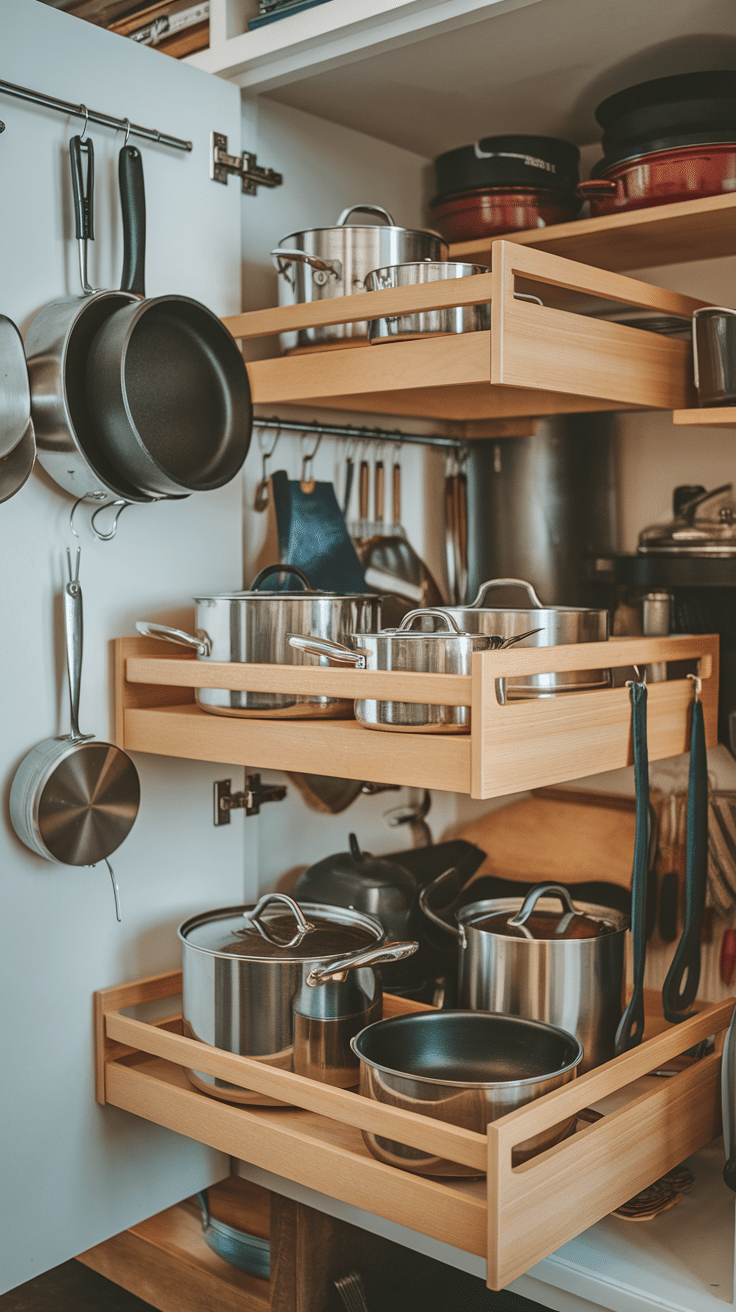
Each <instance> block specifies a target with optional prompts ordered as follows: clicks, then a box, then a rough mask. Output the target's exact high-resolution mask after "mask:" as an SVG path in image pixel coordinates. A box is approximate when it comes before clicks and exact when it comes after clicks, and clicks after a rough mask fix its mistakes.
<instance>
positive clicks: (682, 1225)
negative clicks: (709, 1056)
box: [233, 1139, 734, 1312]
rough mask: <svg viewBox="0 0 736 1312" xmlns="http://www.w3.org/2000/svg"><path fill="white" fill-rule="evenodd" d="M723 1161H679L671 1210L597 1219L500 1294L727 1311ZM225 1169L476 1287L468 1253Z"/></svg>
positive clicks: (275, 1179) (477, 1262) (591, 1304)
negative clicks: (683, 1170)
mask: <svg viewBox="0 0 736 1312" xmlns="http://www.w3.org/2000/svg"><path fill="white" fill-rule="evenodd" d="M723 1162H724V1154H723V1140H722V1139H716V1140H714V1142H713V1143H712V1144H709V1146H708V1147H707V1148H704V1149H703V1150H702V1151H701V1152H699V1153H696V1154H695V1156H694V1157H692V1158H690V1159H689V1160H688V1165H689V1166H690V1169H691V1170H692V1172H693V1175H694V1176H695V1184H694V1186H693V1189H692V1192H691V1193H690V1194H688V1195H686V1196H685V1198H683V1199H681V1201H680V1202H679V1203H678V1204H677V1206H676V1207H673V1208H672V1209H671V1211H669V1212H664V1213H663V1214H662V1215H661V1216H659V1217H656V1218H655V1219H654V1220H653V1221H647V1222H631V1221H622V1220H620V1219H618V1218H616V1217H606V1218H605V1219H604V1220H603V1221H599V1222H598V1224H597V1225H594V1226H591V1227H590V1229H589V1230H586V1231H584V1233H583V1234H581V1235H579V1236H578V1238H577V1239H573V1240H571V1241H570V1243H568V1244H565V1245H563V1247H562V1248H559V1249H558V1250H557V1252H556V1253H553V1254H552V1255H551V1256H550V1257H548V1258H545V1260H544V1261H543V1262H539V1263H538V1264H537V1265H536V1266H534V1267H532V1268H531V1269H530V1270H529V1271H528V1272H527V1273H526V1275H523V1276H520V1277H519V1279H518V1280H515V1281H513V1283H512V1284H511V1285H510V1286H509V1288H510V1289H512V1290H514V1292H516V1293H518V1294H521V1295H523V1296H524V1297H526V1298H531V1299H534V1300H536V1301H538V1302H540V1303H542V1304H543V1305H544V1306H545V1307H550V1308H555V1309H558V1312H585V1310H586V1309H588V1308H605V1309H608V1310H609V1312H665V1310H667V1312H726V1309H727V1308H730V1307H733V1305H734V1296H733V1283H734V1195H733V1194H732V1193H731V1191H730V1190H729V1189H727V1188H726V1186H725V1184H724V1183H723V1178H722V1171H723ZM233 1170H234V1171H236V1173H237V1174H238V1175H242V1176H243V1177H244V1179H247V1180H253V1181H255V1182H256V1183H258V1184H262V1185H264V1186H265V1187H266V1188H268V1189H273V1190H275V1191H276V1192H277V1193H280V1194H284V1195H285V1196H286V1197H289V1198H296V1199H297V1200H298V1201H299V1202H303V1203H306V1204H307V1205H308V1206H310V1207H315V1208H317V1209H318V1210H319V1211H322V1212H325V1213H327V1214H328V1215H329V1216H335V1217H338V1218H340V1219H341V1220H345V1221H350V1222H351V1223H352V1224H353V1225H358V1226H361V1227H362V1228H363V1229H366V1230H370V1231H372V1232H373V1233H375V1234H380V1235H383V1236H384V1237H385V1238H387V1239H392V1240H393V1241H394V1242H395V1243H398V1244H404V1245H405V1246H406V1247H408V1248H412V1249H414V1250H415V1251H417V1252H421V1253H425V1254H426V1255H427V1256H428V1257H434V1258H436V1259H437V1260H438V1261H441V1262H446V1263H447V1264H448V1265H449V1266H454V1267H457V1268H458V1269H459V1270H462V1271H467V1272H469V1273H470V1274H471V1275H475V1276H478V1277H480V1278H481V1279H483V1280H485V1262H484V1261H483V1260H482V1258H479V1257H475V1256H474V1255H473V1254H471V1253H465V1252H463V1251H462V1250H461V1249H458V1248H453V1247H451V1246H450V1245H449V1244H442V1243H439V1242H438V1241H436V1240H433V1239H430V1238H428V1237H427V1236H426V1235H420V1234H417V1233H416V1232H415V1231H413V1230H409V1229H407V1228H406V1227H405V1226H400V1225H396V1224H394V1223H393V1222H391V1221H386V1220H384V1219H383V1218H382V1217H377V1216H373V1215H372V1214H371V1213H370V1212H365V1211H362V1210H361V1209H359V1208H357V1207H351V1206H350V1205H349V1204H346V1203H341V1202H338V1201H337V1200H336V1199H334V1198H329V1197H327V1196H326V1195H324V1194H320V1193H317V1192H316V1191H315V1190H313V1189H308V1188H306V1187H305V1186H303V1185H298V1184H295V1183H294V1182H293V1181H290V1180H284V1179H282V1178H281V1177H280V1176H276V1175H273V1174H271V1173H270V1172H268V1171H262V1170H260V1169H259V1168H257V1167H253V1166H251V1165H249V1164H248V1163H247V1162H234V1163H233ZM550 1206H551V1207H553V1206H554V1200H553V1199H551V1200H550Z"/></svg>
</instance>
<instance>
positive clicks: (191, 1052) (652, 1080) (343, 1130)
mask: <svg viewBox="0 0 736 1312" xmlns="http://www.w3.org/2000/svg"><path fill="white" fill-rule="evenodd" d="M180 987H181V977H180V976H179V975H177V974H174V973H172V974H167V975H162V976H156V977H153V978H150V979H146V980H142V981H139V982H138V983H135V984H131V985H122V986H119V987H116V988H111V989H105V990H102V991H101V992H99V993H97V994H96V995H95V1016H96V1026H97V1098H98V1101H99V1102H103V1103H110V1104H112V1105H113V1106H115V1107H120V1108H122V1109H123V1110H125V1111H128V1112H132V1113H133V1114H135V1115H138V1116H143V1117H145V1118H146V1119H147V1120H151V1121H154V1122H156V1123H157V1124H159V1125H164V1126H166V1127H168V1128H169V1129H171V1130H174V1131H176V1132H178V1133H180V1134H184V1135H186V1136H188V1137H189V1138H191V1139H196V1140H198V1141H199V1142H201V1143H205V1144H208V1145H209V1146H210V1147H213V1148H217V1149H219V1150H220V1151H223V1152H226V1153H230V1154H231V1155H232V1156H234V1157H238V1158H240V1159H242V1160H243V1161H247V1162H251V1163H253V1164H254V1165H255V1166H259V1167H261V1168H263V1169H265V1170H268V1171H271V1172H275V1173H276V1174H277V1175H281V1176H283V1177H285V1178H286V1179H289V1180H293V1181H297V1182H299V1183H301V1184H305V1185H308V1186H309V1187H310V1188H312V1189H316V1190H318V1191H319V1192H321V1193H324V1194H327V1195H328V1196H330V1197H333V1198H338V1199H340V1200H342V1201H343V1202H346V1203H351V1204H353V1205H355V1206H356V1207H360V1208H363V1209H364V1210H366V1211H368V1212H372V1213H374V1214H376V1215H378V1216H382V1217H385V1218H386V1219H387V1220H390V1221H396V1222H398V1223H400V1224H401V1225H404V1226H408V1227H410V1228H411V1229H414V1230H417V1231H419V1232H420V1233H422V1234H426V1235H430V1236H433V1237H434V1238H437V1239H440V1240H442V1241H444V1242H445V1243H449V1244H453V1245H455V1246H456V1247H458V1248H461V1249H463V1250H465V1251H467V1252H471V1253H476V1254H478V1255H479V1256H481V1257H486V1258H487V1264H488V1284H489V1286H490V1287H491V1288H493V1289H500V1288H502V1287H503V1286H504V1285H507V1284H508V1283H509V1282H510V1281H511V1280H514V1279H515V1278H516V1277H517V1276H519V1275H521V1274H522V1273H523V1272H524V1271H526V1270H528V1268H529V1267H530V1266H533V1265H534V1264H535V1263H536V1262H539V1261H541V1260H542V1258H544V1257H546V1256H547V1255H548V1254H549V1253H551V1252H553V1251H554V1250H555V1249H556V1248H558V1247H559V1246H560V1245H561V1244H563V1243H566V1242H567V1241H568V1240H569V1239H572V1238H574V1236H575V1235H577V1234H580V1233H581V1231H583V1230H585V1229H587V1227H588V1226H590V1225H592V1224H593V1223H594V1222H595V1221H598V1220H600V1219H601V1217H603V1216H606V1215H607V1214H608V1213H609V1212H611V1211H613V1210H614V1209H615V1208H617V1207H619V1206H620V1205H621V1204H622V1203H623V1202H625V1201H626V1200H627V1199H628V1198H631V1197H633V1195H634V1194H636V1193H638V1192H639V1190H641V1189H643V1188H645V1187H646V1186H648V1185H649V1184H651V1183H652V1182H653V1181H654V1180H656V1179H658V1178H659V1176H661V1175H663V1174H664V1173H665V1172H666V1171H668V1170H671V1169H672V1168H673V1167H674V1166H676V1165H677V1164H678V1163H679V1162H681V1161H682V1160H683V1159H684V1158H686V1157H687V1156H689V1155H690V1154H691V1153H693V1152H696V1151H697V1150H698V1149H699V1148H702V1147H703V1146H704V1145H705V1144H706V1143H709V1142H710V1140H711V1139H712V1138H714V1137H715V1136H716V1135H717V1134H718V1133H719V1131H720V1115H719V1108H720V1053H721V1049H722V1045H723V1037H724V1032H725V1030H726V1028H727V1026H728V1024H729V1021H730V1018H731V1012H732V1009H733V1000H731V1001H729V1002H725V1003H721V1004H719V1005H717V1006H712V1007H707V1008H705V1009H704V1010H703V1011H701V1012H700V1013H699V1014H698V1015H696V1016H694V1017H692V1019H690V1020H687V1021H684V1022H683V1023H682V1024H680V1025H674V1026H670V1027H668V1028H663V1026H664V1022H663V1021H662V1020H661V1014H660V1016H659V1017H657V1016H654V1015H653V1016H652V1018H651V1020H650V1024H649V1032H650V1033H654V1035H655V1037H652V1038H649V1039H647V1041H646V1042H644V1043H643V1044H642V1045H641V1046H640V1047H639V1048H636V1049H634V1050H632V1051H631V1052H628V1053H625V1054H623V1055H622V1056H621V1057H617V1058H615V1059H614V1060H613V1061H610V1062H608V1063H606V1065H604V1066H601V1067H599V1068H598V1070H595V1071H590V1072H588V1074H587V1075H584V1076H581V1077H580V1079H577V1080H574V1081H573V1082H572V1083H571V1084H568V1085H566V1086H564V1087H563V1088H561V1089H558V1090H556V1091H555V1092H553V1093H550V1094H547V1095H546V1096H545V1097H543V1098H539V1099H538V1100H537V1101H536V1102H534V1103H530V1104H529V1105H528V1106H526V1107H522V1108H519V1109H518V1110H517V1111H515V1112H511V1113H510V1114H509V1115H507V1116H504V1117H501V1119H499V1120H497V1121H493V1122H492V1123H491V1124H490V1125H489V1126H488V1127H487V1133H486V1134H485V1135H483V1134H476V1133H474V1132H472V1131H469V1130H463V1129H460V1128H458V1127H456V1126H453V1125H449V1124H445V1123H443V1122H440V1121H435V1120H432V1119H430V1118H429V1117H426V1116H422V1115H420V1114H417V1113H414V1112H406V1111H402V1110H399V1109H397V1108H394V1107H389V1106H387V1105H384V1104H382V1103H376V1102H372V1101H370V1100H368V1099H365V1098H362V1097H361V1096H360V1095H359V1094H357V1093H353V1092H351V1091H350V1090H345V1089H335V1088H331V1087H330V1086H328V1085H323V1084H318V1083H317V1082H315V1081H313V1080H309V1079H306V1078H304V1077H303V1076H299V1075H294V1074H292V1073H291V1072H290V1071H284V1070H278V1069H276V1068H275V1067H271V1066H267V1065H264V1064H263V1063H262V1062H260V1061H256V1060H253V1059H251V1058H247V1057H238V1056H235V1055H233V1054H232V1053H227V1052H223V1051H221V1050H220V1049H217V1048H212V1047H210V1046H209V1045H207V1044H202V1043H198V1042H197V1041H196V1040H194V1039H189V1038H186V1037H184V1036H183V1035H182V1034H181V1032H180V1028H181V1025H180V1018H178V1017H172V1018H171V1019H170V1020H167V1021H161V1022H158V1023H156V1024H147V1023H145V1022H143V1021H140V1020H134V1019H132V1018H130V1017H128V1016H124V1015H122V1014H121V1013H122V1009H124V1008H129V1007H133V1006H135V1005H137V1004H139V1003H141V1002H145V1001H150V1000H153V999H159V998H166V997H170V996H173V995H174V994H176V993H177V992H178V991H179V990H180ZM648 1001H649V1003H650V1004H651V1003H652V1002H653V997H652V996H650V998H649V1000H648ZM412 1009H413V1006H412V1004H411V1003H407V1002H405V1001H402V1000H400V999H392V998H388V997H387V998H385V999H384V1015H395V1014H398V1013H400V1012H402V1011H403V1012H406V1011H409V1010H412ZM711 1035H716V1036H717V1042H716V1048H715V1051H714V1052H713V1053H711V1054H710V1055H708V1056H706V1057H704V1058H702V1059H701V1060H699V1061H692V1062H690V1063H689V1064H688V1059H684V1063H683V1061H679V1062H678V1061H676V1060H675V1059H676V1058H678V1057H680V1056H681V1054H684V1053H685V1052H686V1050H687V1049H688V1048H690V1047H692V1046H693V1045H694V1044H696V1043H699V1042H700V1041H701V1040H702V1039H705V1038H708V1037H709V1036H711ZM673 1063H674V1065H675V1066H683V1069H679V1070H678V1071H677V1073H676V1074H670V1076H669V1077H668V1078H659V1077H656V1076H652V1075H651V1072H653V1071H657V1070H660V1069H663V1068H668V1067H671V1066H672V1065H673ZM187 1067H194V1068H195V1069H197V1070H199V1071H204V1072H206V1073H208V1074H210V1075H216V1076H219V1077H221V1078H223V1079H227V1080H229V1081H230V1082H232V1083H234V1084H238V1085H240V1086H242V1087H243V1088H246V1089H252V1090H256V1091H258V1092H260V1093H265V1094H268V1095H269V1096H271V1097H276V1098H280V1099H281V1100H282V1101H284V1102H288V1103H291V1104H293V1105H292V1106H290V1107H284V1108H278V1107H268V1108H252V1107H238V1106H233V1105H231V1104H229V1103H224V1102H219V1101H218V1100H217V1099H215V1098H211V1097H209V1096H208V1095H207V1094H204V1093H201V1092H199V1091H197V1090H196V1089H194V1088H193V1087H192V1086H191V1085H190V1084H189V1081H188V1080H187V1077H186V1075H185V1073H184V1068H187ZM605 1099H610V1102H609V1104H608V1105H607V1104H606V1103H605V1102H603V1100H605ZM594 1105H595V1106H597V1107H598V1109H599V1110H601V1111H603V1112H604V1115H603V1117H602V1119H601V1120H599V1121H596V1122H595V1123H594V1124H592V1125H589V1124H587V1125H585V1127H584V1128H580V1129H579V1131H578V1132H577V1133H575V1134H574V1135H572V1136H571V1137H570V1138H568V1139H566V1140H563V1142H562V1143H559V1144H557V1145H556V1146H555V1147H553V1148H550V1149H548V1150H547V1151H545V1152H544V1153H541V1154H540V1155H539V1156H537V1157H534V1158H532V1159H531V1160H530V1161H527V1162H525V1163H524V1164H523V1165H522V1166H518V1167H512V1165H511V1157H512V1150H513V1148H514V1146H515V1145H516V1144H517V1143H521V1142H523V1141H525V1140H526V1139H529V1138H531V1137H532V1136H533V1135H535V1134H538V1133H540V1132H541V1131H542V1130H543V1129H546V1128H549V1127H552V1126H555V1125H557V1124H559V1123H560V1122H562V1121H564V1120H565V1119H566V1118H569V1117H573V1116H575V1115H576V1114H577V1113H578V1112H581V1111H582V1110H583V1109H584V1108H586V1107H590V1106H594ZM581 1124H582V1123H581V1122H578V1125H581ZM361 1130H368V1131H372V1132H374V1133H378V1134H381V1135H384V1136H385V1137H387V1138H389V1139H394V1140H397V1141H399V1142H404V1143H408V1144H411V1145H412V1146H415V1147H417V1148H420V1149H423V1150H424V1151H427V1152H431V1153H433V1154H438V1155H439V1156H442V1157H449V1158H450V1159H451V1160H454V1161H458V1162H463V1163H466V1164H467V1165H470V1166H473V1167H476V1168H477V1169H478V1170H481V1171H484V1172H486V1177H487V1178H486V1180H452V1179H442V1180H440V1179H430V1178H424V1177H421V1176H417V1175H412V1174H411V1173H410V1172H408V1171H401V1170H398V1169H396V1168H395V1167H392V1166H387V1165H385V1164H384V1163H382V1162H379V1161H377V1160H376V1159H375V1158H374V1157H372V1156H371V1154H370V1153H369V1152H368V1150H367V1148H366V1147H365V1145H364V1143H363V1139H362V1135H361V1133H360V1131H361Z"/></svg>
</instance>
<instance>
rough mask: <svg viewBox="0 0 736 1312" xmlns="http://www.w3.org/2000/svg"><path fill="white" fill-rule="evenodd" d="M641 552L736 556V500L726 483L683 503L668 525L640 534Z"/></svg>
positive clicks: (730, 486)
mask: <svg viewBox="0 0 736 1312" xmlns="http://www.w3.org/2000/svg"><path fill="white" fill-rule="evenodd" d="M639 552H640V554H642V555H647V554H651V555H666V556H673V555H687V556H733V555H736V501H734V497H733V484H732V483H724V484H722V486H721V487H716V488H713V489H712V490H711V491H710V492H701V493H700V494H699V495H698V496H695V497H693V498H692V500H690V501H687V502H686V503H685V504H684V505H683V506H681V508H680V510H679V513H678V514H677V515H676V516H675V518H674V519H673V520H671V521H670V523H668V524H652V525H651V526H650V527H649V528H645V529H644V530H643V531H642V532H641V533H640V534H639Z"/></svg>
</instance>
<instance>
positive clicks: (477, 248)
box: [449, 194, 736, 272]
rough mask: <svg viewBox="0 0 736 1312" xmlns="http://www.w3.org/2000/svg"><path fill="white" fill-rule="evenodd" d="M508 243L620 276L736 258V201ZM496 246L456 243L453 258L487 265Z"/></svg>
mask: <svg viewBox="0 0 736 1312" xmlns="http://www.w3.org/2000/svg"><path fill="white" fill-rule="evenodd" d="M503 240H504V241H507V242H513V243H515V244H517V245H519V246H524V247H525V248H526V249H527V250H538V251H547V252H549V253H550V254H551V255H561V256H563V257H564V258H565V259H568V260H579V261H580V262H581V263H582V264H593V265H595V266H596V268H599V269H610V270H615V271H618V272H621V271H622V270H625V269H651V268H656V267H658V266H659V265H665V264H683V263H685V262H689V261H691V260H715V259H722V258H723V257H724V256H728V255H736V196H734V195H733V194H731V195H728V196H705V197H703V198H701V199H699V200H685V201H678V202H676V203H674V204H670V205H652V206H649V207H648V208H647V209H641V210H630V211H629V212H628V213H626V214H607V215H604V216H603V217H601V218H594V219H575V220H574V221H573V222H571V223H555V224H553V225H552V226H551V227H549V228H531V229H529V230H528V231H525V232H508V233H505V234H504V237H503ZM491 244H492V243H491V239H489V238H476V239H474V240H473V241H461V242H453V243H451V245H450V255H449V258H450V259H451V260H467V261H468V262H470V263H475V264H487V263H489V262H490V258H491Z"/></svg>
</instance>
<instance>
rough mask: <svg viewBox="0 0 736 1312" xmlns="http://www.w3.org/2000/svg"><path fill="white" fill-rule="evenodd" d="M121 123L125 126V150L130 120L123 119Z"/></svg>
mask: <svg viewBox="0 0 736 1312" xmlns="http://www.w3.org/2000/svg"><path fill="white" fill-rule="evenodd" d="M123 123H124V124H125V141H124V142H123V148H125V146H127V144H128V137H129V136H130V119H129V118H124V119H123Z"/></svg>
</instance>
